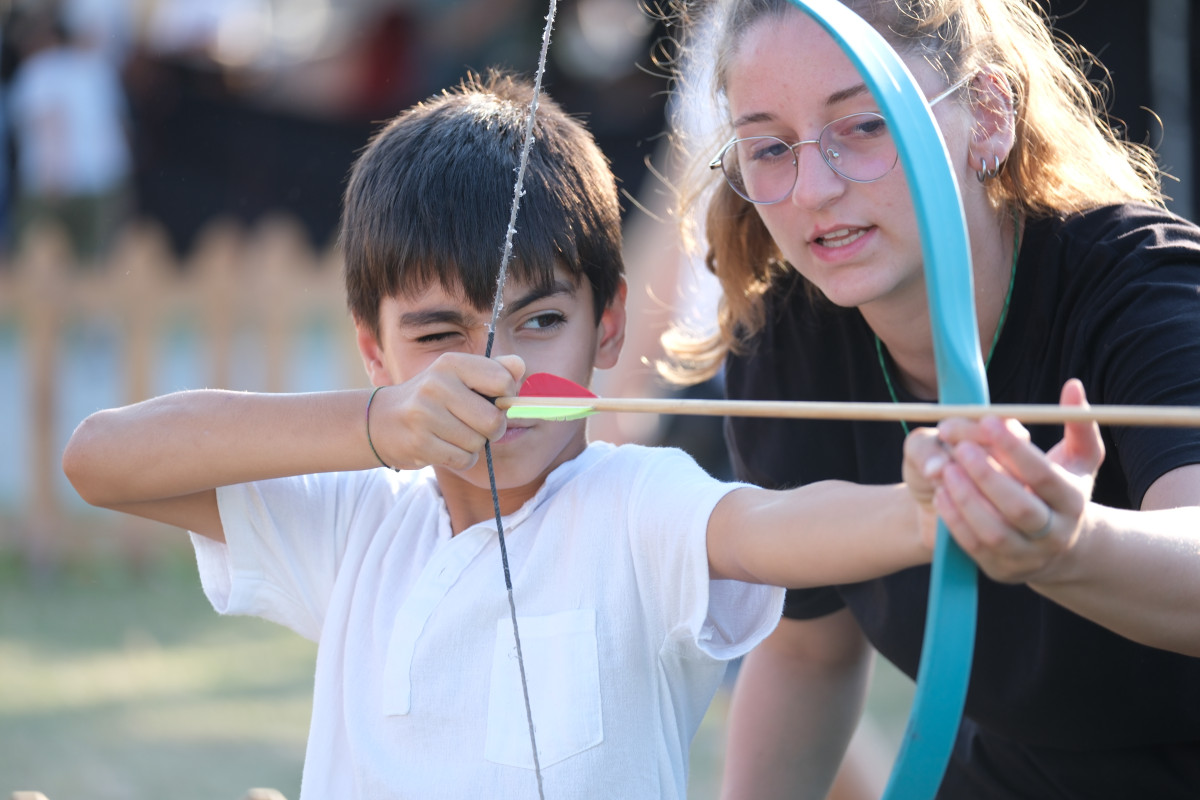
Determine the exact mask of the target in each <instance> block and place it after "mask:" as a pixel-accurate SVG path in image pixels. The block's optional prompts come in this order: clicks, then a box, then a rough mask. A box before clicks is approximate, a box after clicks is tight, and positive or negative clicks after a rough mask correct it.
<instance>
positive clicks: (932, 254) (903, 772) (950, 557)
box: [791, 0, 988, 800]
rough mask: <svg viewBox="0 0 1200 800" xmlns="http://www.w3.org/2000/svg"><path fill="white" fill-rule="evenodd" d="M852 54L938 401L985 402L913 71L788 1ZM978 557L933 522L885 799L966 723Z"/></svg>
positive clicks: (935, 144)
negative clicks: (882, 157) (912, 689)
mask: <svg viewBox="0 0 1200 800" xmlns="http://www.w3.org/2000/svg"><path fill="white" fill-rule="evenodd" d="M791 2H792V3H793V4H794V5H796V6H797V7H799V8H800V9H801V10H803V11H805V12H806V13H808V14H809V15H810V16H811V17H812V18H813V19H814V20H816V21H817V22H818V23H819V24H820V25H821V26H822V27H823V28H825V29H826V30H827V31H828V32H829V33H830V35H831V36H832V37H833V38H834V40H835V41H836V42H837V43H838V44H839V45H840V46H841V47H842V49H843V50H844V51H845V52H846V55H847V56H849V58H850V60H851V62H852V63H853V64H854V65H855V66H856V67H857V68H858V71H859V72H860V73H861V74H862V76H863V79H864V80H865V82H866V84H867V87H868V88H869V89H870V90H871V93H872V95H874V97H875V99H876V101H877V102H878V103H879V105H880V108H881V109H882V111H883V114H884V116H885V117H887V119H888V120H890V122H891V129H892V135H893V137H894V138H895V140H896V146H897V150H898V151H899V154H900V162H901V164H902V165H903V168H904V174H905V176H906V177H907V178H908V185H909V190H910V192H911V193H912V198H913V204H914V206H915V207H916V212H917V224H918V228H919V230H920V233H921V251H922V254H923V256H924V260H925V283H926V288H927V291H928V294H929V313H930V317H931V323H932V327H933V347H934V353H935V355H936V359H937V374H938V398H939V400H940V401H941V402H943V403H967V404H986V403H987V402H988V390H987V379H986V377H985V372H984V367H983V362H982V360H981V358H980V347H979V332H978V327H977V325H976V323H975V299H974V293H973V291H972V275H971V252H970V248H969V246H968V239H967V229H966V219H965V217H964V215H963V208H962V198H961V196H960V194H959V191H958V184H957V182H956V181H955V180H954V174H953V172H952V170H951V166H950V159H949V156H948V154H947V152H946V146H945V143H944V142H943V140H942V135H941V131H940V130H939V129H938V127H937V123H936V122H935V121H934V119H933V114H932V113H931V112H930V110H929V106H928V104H927V103H926V100H925V95H924V94H923V93H922V91H921V89H920V87H919V86H918V85H917V83H916V81H915V80H913V77H912V74H911V73H909V71H908V68H907V67H906V66H905V64H904V62H903V61H902V60H901V59H900V57H899V56H898V55H896V52H895V51H894V50H893V49H892V48H891V46H890V45H888V43H887V42H886V41H884V39H883V37H882V36H880V35H879V33H878V32H877V31H876V30H875V29H874V28H872V27H871V26H870V25H869V24H867V23H866V21H864V20H863V19H862V18H861V17H859V16H858V15H857V14H855V13H854V12H852V11H850V10H849V9H848V8H846V7H845V6H844V5H842V4H841V3H838V2H835V1H834V0H791ZM977 575H978V573H977V570H976V568H975V565H974V563H973V562H972V561H971V560H970V559H969V558H968V557H967V556H966V554H965V553H963V552H962V550H961V549H959V547H958V545H957V544H955V543H954V540H953V539H951V538H950V535H949V533H948V531H947V530H946V527H945V525H944V524H943V523H941V522H939V523H938V533H937V544H936V546H935V547H934V553H933V569H932V572H931V577H930V584H929V607H928V610H927V612H926V617H925V639H924V642H923V644H922V649H921V665H920V668H919V670H918V672H917V689H916V695H915V696H914V699H913V705H912V711H911V712H910V715H909V719H908V728H907V730H906V731H905V734H904V739H903V742H902V744H901V748H900V753H899V755H898V756H897V758H896V763H895V765H894V766H893V767H892V774H891V777H890V778H889V780H888V784H887V789H886V790H885V792H884V798H885V800H888V799H889V798H890V799H893V800H900V799H901V798H902V799H903V800H922V799H923V798H932V797H933V796H934V795H935V794H936V793H937V790H938V786H939V785H940V784H941V781H942V775H943V774H944V773H945V771H946V764H947V763H948V762H949V760H950V751H951V749H952V747H953V746H954V739H955V736H956V734H957V732H958V727H959V723H960V721H961V719H962V710H963V704H964V702H965V701H966V696H967V683H968V681H969V679H970V674H971V657H972V652H973V649H974V644H975V617H976V608H977V606H978V595H977V591H976V588H977V587H976V583H977Z"/></svg>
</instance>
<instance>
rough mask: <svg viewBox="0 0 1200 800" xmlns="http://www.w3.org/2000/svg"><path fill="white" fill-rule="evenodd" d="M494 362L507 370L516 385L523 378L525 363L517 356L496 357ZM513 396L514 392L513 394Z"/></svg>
mask: <svg viewBox="0 0 1200 800" xmlns="http://www.w3.org/2000/svg"><path fill="white" fill-rule="evenodd" d="M496 361H497V362H498V363H500V364H501V365H503V366H504V368H505V369H507V370H508V373H509V374H510V375H512V379H513V380H514V381H515V382H516V383H520V382H521V378H523V377H524V376H525V361H524V360H523V359H522V358H521V357H520V356H518V355H507V356H496ZM514 394H515V392H514Z"/></svg>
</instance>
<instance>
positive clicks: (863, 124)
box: [842, 117, 888, 139]
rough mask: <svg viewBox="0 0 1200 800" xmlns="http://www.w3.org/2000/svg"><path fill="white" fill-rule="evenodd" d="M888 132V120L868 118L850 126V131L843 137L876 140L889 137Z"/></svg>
mask: <svg viewBox="0 0 1200 800" xmlns="http://www.w3.org/2000/svg"><path fill="white" fill-rule="evenodd" d="M887 132H888V126H887V120H885V119H883V118H881V117H868V118H866V119H860V120H856V121H855V122H854V124H853V125H850V126H848V130H846V132H845V133H844V134H842V135H843V136H845V137H847V138H855V139H876V138H878V137H880V136H885V135H887Z"/></svg>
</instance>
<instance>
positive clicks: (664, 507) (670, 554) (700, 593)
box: [628, 448, 784, 660]
mask: <svg viewBox="0 0 1200 800" xmlns="http://www.w3.org/2000/svg"><path fill="white" fill-rule="evenodd" d="M653 452H654V455H653V456H651V457H648V458H643V459H641V461H642V466H641V468H640V469H639V470H638V471H637V477H636V478H635V479H634V483H633V491H632V494H631V496H630V503H629V508H628V513H629V518H628V519H629V525H628V530H629V531H630V536H631V537H632V539H633V541H632V542H631V545H632V548H633V552H634V554H635V563H636V568H637V569H638V571H639V578H638V579H639V585H640V586H641V587H642V593H643V602H644V603H646V604H647V606H648V607H650V608H652V609H655V610H657V611H658V613H659V614H660V615H661V618H662V620H663V623H664V625H665V639H666V642H665V646H668V647H674V648H677V649H680V650H682V651H683V654H684V655H686V654H687V653H688V651H690V652H691V653H692V654H695V655H700V654H703V655H706V656H709V657H712V658H717V659H721V660H728V659H733V658H737V657H738V656H741V655H744V654H745V653H747V652H749V651H750V649H751V648H753V647H754V646H755V645H756V644H758V643H759V642H760V641H762V640H763V639H764V638H766V636H767V634H769V633H770V632H771V631H773V630H774V629H775V626H776V624H778V622H779V617H780V614H781V613H782V610H783V594H784V590H783V589H782V588H779V587H777V586H764V585H758V584H751V583H744V582H742V581H733V580H713V579H711V578H710V577H709V566H708V519H709V517H710V516H711V515H712V511H713V509H714V508H715V507H716V505H717V502H718V501H720V499H721V498H722V497H724V496H725V495H726V494H727V493H728V492H730V491H732V490H733V489H736V488H739V487H741V486H743V485H744V484H738V483H722V482H721V481H718V480H717V479H715V478H713V477H711V476H710V475H708V473H706V472H705V471H704V470H703V468H701V467H700V466H699V465H698V464H696V462H695V460H693V459H692V458H691V456H689V455H687V454H686V453H684V452H682V451H680V450H673V449H667V448H654V449H653Z"/></svg>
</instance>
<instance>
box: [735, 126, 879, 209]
mask: <svg viewBox="0 0 1200 800" xmlns="http://www.w3.org/2000/svg"><path fill="white" fill-rule="evenodd" d="M804 144H816V145H817V146H818V148H819V150H820V153H821V158H823V159H824V160H825V163H826V164H828V165H829V167H830V169H832V170H833V171H834V172H836V173H837V174H839V175H841V176H842V177H843V178H845V179H847V180H850V181H855V182H857V183H869V182H871V181H877V180H879V179H880V178H882V177H883V176H884V175H886V174H888V172H890V171H891V170H892V168H893V167H894V166H896V160H897V156H896V144H895V142H894V141H893V140H892V136H891V134H890V133H889V132H888V126H887V121H886V120H885V119H884V118H883V117H881V116H880V115H878V114H874V113H862V114H851V115H849V116H847V117H842V118H840V119H835V120H834V121H833V122H830V123H829V124H828V125H826V126H825V127H824V128H823V129H822V130H821V135H820V136H819V137H818V138H817V141H816V142H812V141H803V142H797V143H796V144H794V145H789V144H788V143H787V142H785V141H783V140H782V139H779V138H776V137H774V136H751V137H748V138H745V139H737V140H735V141H733V142H731V143H730V144H729V145H728V146H727V147H726V148H725V150H724V151H723V152H722V153H721V158H720V161H721V168H722V170H723V171H724V173H725V178H726V179H727V180H728V181H729V185H730V186H732V187H733V189H734V191H736V192H737V193H738V194H740V195H741V196H742V197H744V198H746V199H747V200H749V201H750V202H752V203H777V202H779V201H780V200H782V199H783V198H785V197H787V195H788V194H789V193H790V192H791V191H792V188H793V187H794V186H795V185H796V179H797V177H798V176H799V163H798V159H797V157H796V149H797V148H798V147H800V146H801V145H804Z"/></svg>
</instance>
